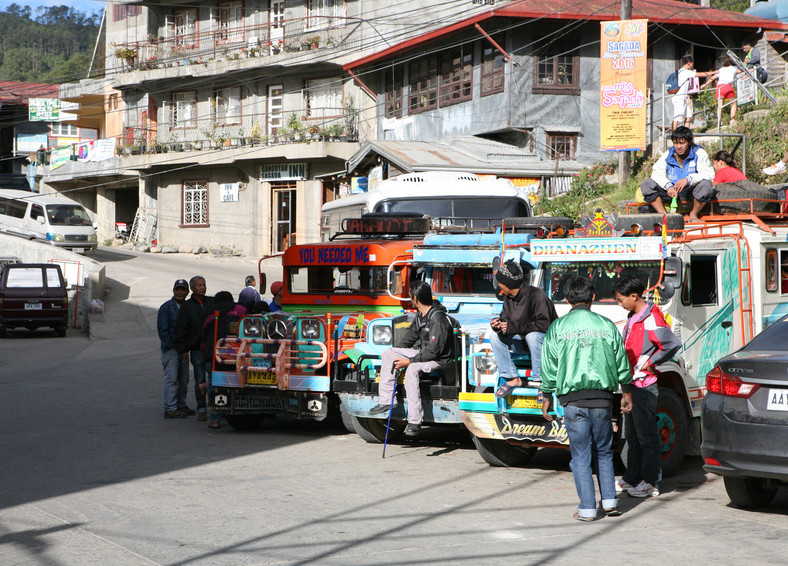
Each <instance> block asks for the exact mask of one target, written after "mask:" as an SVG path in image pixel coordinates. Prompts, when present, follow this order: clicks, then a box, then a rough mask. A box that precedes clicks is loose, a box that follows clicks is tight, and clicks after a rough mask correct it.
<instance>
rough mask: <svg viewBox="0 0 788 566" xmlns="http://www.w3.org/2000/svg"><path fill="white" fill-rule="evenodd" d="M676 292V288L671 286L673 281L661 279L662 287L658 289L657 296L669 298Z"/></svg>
mask: <svg viewBox="0 0 788 566" xmlns="http://www.w3.org/2000/svg"><path fill="white" fill-rule="evenodd" d="M675 294H676V288H675V287H674V286H673V283H671V282H670V281H663V282H662V288H661V289H660V290H659V296H660V297H662V298H663V299H666V300H667V299H670V298H671V297H672V296H673V295H675Z"/></svg>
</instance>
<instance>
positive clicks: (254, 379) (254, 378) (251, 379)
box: [246, 371, 276, 385]
mask: <svg viewBox="0 0 788 566" xmlns="http://www.w3.org/2000/svg"><path fill="white" fill-rule="evenodd" d="M246 383H249V384H251V385H276V374H275V373H274V372H272V371H250V372H249V373H247V374H246Z"/></svg>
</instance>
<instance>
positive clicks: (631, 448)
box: [615, 277, 681, 497]
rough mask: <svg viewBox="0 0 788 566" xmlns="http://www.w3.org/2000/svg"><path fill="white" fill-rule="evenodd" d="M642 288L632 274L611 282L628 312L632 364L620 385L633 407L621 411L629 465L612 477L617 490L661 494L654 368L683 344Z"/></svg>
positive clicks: (635, 494)
mask: <svg viewBox="0 0 788 566" xmlns="http://www.w3.org/2000/svg"><path fill="white" fill-rule="evenodd" d="M645 291H646V286H645V285H643V283H642V282H641V281H640V280H639V279H636V278H634V277H627V278H624V279H621V280H620V281H618V283H616V285H615V293H616V301H617V302H618V304H619V305H621V307H623V308H624V309H625V310H628V311H629V320H628V321H627V324H626V327H625V328H624V346H625V347H626V352H627V358H628V359H629V365H630V367H631V368H632V383H631V384H630V385H626V386H624V391H625V392H629V393H631V394H632V411H631V412H629V413H627V414H626V415H625V416H624V419H625V420H624V426H625V430H626V436H627V462H626V466H627V469H626V472H624V475H623V476H622V477H621V479H620V480H618V481H617V482H616V491H617V492H621V491H626V492H627V493H628V494H629V495H631V496H632V497H656V496H657V495H659V482H660V480H661V479H662V453H661V449H660V448H661V446H660V445H661V440H660V436H659V427H658V424H657V397H658V395H659V388H658V386H657V376H658V375H659V372H658V371H657V369H656V367H657V366H658V365H659V364H661V363H664V362H666V361H668V360H670V358H672V357H673V354H675V353H676V352H677V351H678V350H679V348H681V341H680V340H679V339H678V338H677V337H676V335H675V334H673V332H672V331H671V330H670V327H669V326H668V324H667V322H665V317H664V316H663V315H662V311H660V310H659V307H657V306H655V305H654V304H652V303H647V302H646V301H645V299H644V298H643V293H644V292H645Z"/></svg>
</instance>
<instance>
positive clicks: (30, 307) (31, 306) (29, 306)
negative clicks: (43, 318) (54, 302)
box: [25, 303, 44, 311]
mask: <svg viewBox="0 0 788 566" xmlns="http://www.w3.org/2000/svg"><path fill="white" fill-rule="evenodd" d="M42 308H44V305H42V304H41V303H25V310H26V311H40V310H41V309H42Z"/></svg>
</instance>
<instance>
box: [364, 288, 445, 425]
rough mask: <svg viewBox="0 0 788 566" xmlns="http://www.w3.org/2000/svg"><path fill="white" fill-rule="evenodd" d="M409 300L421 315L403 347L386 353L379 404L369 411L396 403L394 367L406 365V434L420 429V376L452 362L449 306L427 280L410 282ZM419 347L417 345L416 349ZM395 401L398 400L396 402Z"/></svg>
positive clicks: (414, 321)
mask: <svg viewBox="0 0 788 566" xmlns="http://www.w3.org/2000/svg"><path fill="white" fill-rule="evenodd" d="M410 302H411V303H413V306H415V307H416V310H417V311H418V314H417V315H416V318H414V319H413V322H412V323H411V324H410V328H408V332H407V334H405V337H404V338H403V340H402V346H403V347H401V348H389V349H387V350H386V351H385V352H383V356H382V359H381V364H382V365H381V367H380V384H379V404H378V405H375V406H374V407H372V409H371V410H370V411H369V412H370V413H371V414H373V415H377V414H380V413H385V412H386V411H388V410H389V408H390V407H392V406H393V405H392V404H391V403H392V396H393V395H394V379H395V370H396V369H403V368H405V394H406V395H407V398H408V426H407V427H406V428H405V434H406V435H408V436H416V435H418V434H419V432H421V421H422V419H423V418H424V410H423V409H422V406H421V392H420V391H419V376H420V374H422V373H430V372H431V371H434V370H436V369H438V368H446V367H448V366H449V364H451V363H452V340H453V336H452V325H451V322H450V321H449V318H448V316H447V315H446V307H444V306H443V305H442V304H441V303H440V301H437V300H433V298H432V288H431V287H430V286H429V284H428V283H426V282H424V281H414V282H413V283H411V285H410ZM413 346H418V348H413ZM395 404H396V402H395Z"/></svg>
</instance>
